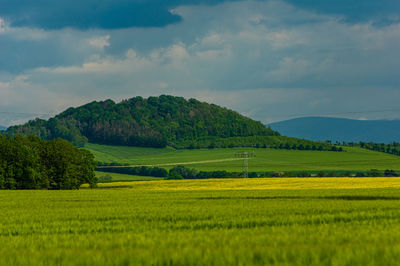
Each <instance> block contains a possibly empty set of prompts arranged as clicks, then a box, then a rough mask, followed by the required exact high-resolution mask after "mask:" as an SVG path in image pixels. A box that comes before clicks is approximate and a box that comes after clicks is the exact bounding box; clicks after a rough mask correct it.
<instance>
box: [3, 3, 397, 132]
mask: <svg viewBox="0 0 400 266" xmlns="http://www.w3.org/2000/svg"><path fill="white" fill-rule="evenodd" d="M399 47H400V1H398V0H381V1H376V0H336V1H330V0H325V1H323V0H319V1H317V0H285V1H284V0H259V1H256V0H246V1H240V0H236V1H232V0H230V1H228V0H225V1H224V0H85V1H78V0H57V1H54V0H35V1H32V0H18V1H16V0H0V125H4V126H9V125H14V124H19V123H23V122H26V121H27V120H29V119H32V118H34V117H41V118H48V117H50V116H54V115H55V114H57V113H59V112H61V111H63V110H65V109H67V108H68V107H70V106H80V105H82V104H85V103H87V102H91V101H93V100H105V99H113V100H115V101H117V102H118V101H120V100H122V99H128V98H131V97H135V96H144V97H147V96H152V95H154V96H158V95H161V94H171V95H176V96H184V97H185V98H196V99H199V100H202V101H207V102H210V103H215V104H218V105H222V106H224V107H228V108H230V109H233V110H236V111H238V112H240V113H242V114H244V115H247V116H249V117H251V118H253V119H256V120H258V121H261V122H263V123H269V122H274V121H279V120H285V119H289V118H293V117H299V116H307V115H313V116H315V115H321V116H337V117H347V118H354V119H400V106H399V100H400V74H399V70H400V60H399V59H400V49H399Z"/></svg>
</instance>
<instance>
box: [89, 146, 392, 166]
mask: <svg viewBox="0 0 400 266" xmlns="http://www.w3.org/2000/svg"><path fill="white" fill-rule="evenodd" d="M85 148H86V149H88V150H90V151H91V152H92V153H93V154H94V155H95V157H96V160H97V161H99V162H107V163H112V162H114V163H123V164H129V165H132V166H138V165H152V166H160V167H165V168H170V167H172V166H173V165H178V164H182V165H185V166H187V167H191V168H196V169H198V170H203V171H212V170H226V171H228V172H240V171H241V169H242V160H240V159H239V158H235V153H236V152H240V151H253V152H254V153H255V154H256V157H255V158H251V159H249V171H296V170H310V171H312V170H370V169H378V170H386V169H393V170H398V169H400V156H395V155H391V154H386V153H381V152H375V151H370V150H366V149H361V148H355V147H343V148H344V150H345V152H331V151H300V150H277V149H262V148H259V149H248V148H247V149H246V148H233V149H222V148H221V149H196V150H175V149H172V148H164V149H157V148H139V147H127V146H109V145H99V144H87V145H86V146H85Z"/></svg>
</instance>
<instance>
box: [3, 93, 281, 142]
mask: <svg viewBox="0 0 400 266" xmlns="http://www.w3.org/2000/svg"><path fill="white" fill-rule="evenodd" d="M18 133H20V134H23V135H28V134H33V135H37V136H39V137H41V138H42V139H54V138H58V137H60V138H64V139H66V140H69V141H71V142H73V143H74V144H76V145H78V146H83V145H84V144H85V143H87V142H91V143H101V144H113V145H127V146H142V147H165V146H167V145H170V146H174V145H175V144H177V143H180V142H185V143H190V144H192V143H191V142H192V141H196V140H199V139H203V140H204V138H206V139H207V138H235V137H249V136H279V135H280V134H279V133H278V132H276V131H273V130H272V129H270V128H267V127H265V126H264V125H263V124H262V123H261V122H258V121H254V120H252V119H250V118H247V117H245V116H243V115H240V114H239V113H237V112H235V111H232V110H229V109H227V108H223V107H219V106H217V105H214V104H208V103H205V102H200V101H197V100H195V99H190V100H186V99H184V98H182V97H174V96H168V95H161V96H159V97H149V98H147V99H146V98H142V97H135V98H132V99H129V100H124V101H122V102H120V103H115V102H114V101H112V100H106V101H100V102H97V101H94V102H91V103H88V104H86V105H83V106H80V107H77V108H69V109H67V110H66V111H64V112H62V113H61V114H59V115H57V116H55V117H54V118H51V119H49V120H47V121H46V120H41V119H36V120H32V121H29V122H28V123H26V124H24V125H20V126H13V127H10V128H8V130H7V132H6V134H7V135H11V136H14V135H16V134H18ZM188 145H189V144H188Z"/></svg>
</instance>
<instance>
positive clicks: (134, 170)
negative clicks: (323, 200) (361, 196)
mask: <svg viewBox="0 0 400 266" xmlns="http://www.w3.org/2000/svg"><path fill="white" fill-rule="evenodd" d="M97 171H101V172H106V173H119V174H128V175H139V176H152V177H163V178H165V179H210V178H241V177H242V173H241V172H227V171H198V170H196V169H194V168H188V167H185V166H183V165H177V166H174V167H173V168H171V169H170V170H169V171H167V170H165V169H163V168H159V167H149V166H138V167H108V168H107V167H106V168H98V169H97ZM399 175H400V173H398V172H396V171H394V170H389V169H387V170H384V171H383V170H377V169H371V170H364V171H347V170H329V171H284V172H283V171H269V172H249V173H248V176H249V178H256V177H383V176H384V177H397V176H399ZM109 181H111V180H109Z"/></svg>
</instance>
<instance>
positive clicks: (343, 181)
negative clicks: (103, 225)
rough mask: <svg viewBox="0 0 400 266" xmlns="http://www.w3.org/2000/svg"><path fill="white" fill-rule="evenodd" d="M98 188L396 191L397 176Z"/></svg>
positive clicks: (118, 184)
mask: <svg viewBox="0 0 400 266" xmlns="http://www.w3.org/2000/svg"><path fill="white" fill-rule="evenodd" d="M98 186H99V188H128V189H136V190H269V189H363V188H364V189H368V188H400V178H398V177H370V178H369V177H367V178H366V177H363V178H354V177H337V178H335V177H329V178H229V179H228V178H224V179H191V180H162V181H146V182H112V183H100V184H98Z"/></svg>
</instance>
